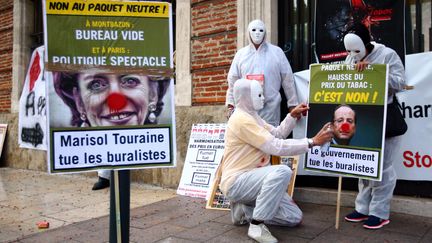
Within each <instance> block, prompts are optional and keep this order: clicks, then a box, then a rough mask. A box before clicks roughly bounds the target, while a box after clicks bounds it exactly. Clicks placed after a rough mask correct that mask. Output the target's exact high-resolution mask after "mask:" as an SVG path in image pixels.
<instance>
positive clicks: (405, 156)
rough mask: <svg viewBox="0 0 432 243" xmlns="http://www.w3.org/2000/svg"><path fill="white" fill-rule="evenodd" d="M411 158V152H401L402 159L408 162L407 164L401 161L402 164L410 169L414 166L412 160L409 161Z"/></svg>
mask: <svg viewBox="0 0 432 243" xmlns="http://www.w3.org/2000/svg"><path fill="white" fill-rule="evenodd" d="M411 156H413V153H412V152H411V151H405V152H403V157H404V159H406V160H408V161H409V162H410V163H409V164H408V163H407V161H405V160H404V161H403V164H404V165H405V166H406V167H408V168H411V167H413V166H414V160H412V159H411Z"/></svg>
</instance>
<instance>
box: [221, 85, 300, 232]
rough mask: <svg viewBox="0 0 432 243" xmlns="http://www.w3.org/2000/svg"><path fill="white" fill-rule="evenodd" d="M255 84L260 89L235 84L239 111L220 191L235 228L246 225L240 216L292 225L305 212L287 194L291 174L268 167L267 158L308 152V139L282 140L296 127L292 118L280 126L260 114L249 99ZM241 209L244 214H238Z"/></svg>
mask: <svg viewBox="0 0 432 243" xmlns="http://www.w3.org/2000/svg"><path fill="white" fill-rule="evenodd" d="M254 82H255V84H252V83H254ZM256 85H258V87H259V89H261V86H260V85H259V83H258V82H257V81H255V80H246V79H240V80H237V81H236V83H235V84H234V92H233V93H234V98H235V101H236V102H235V104H236V109H235V111H234V113H233V114H232V116H231V117H230V119H229V120H228V126H227V131H226V134H225V151H224V157H223V162H222V164H221V170H222V177H221V183H220V188H221V190H222V192H223V193H224V194H225V195H226V196H227V197H228V199H229V200H230V202H231V206H232V209H231V215H232V217H233V223H234V224H238V223H240V224H241V223H245V222H244V221H243V222H240V221H241V219H240V218H239V217H240V216H241V215H245V221H246V222H247V221H250V220H251V219H252V218H253V219H255V220H259V221H264V223H266V224H276V225H284V226H294V225H297V224H299V223H300V222H301V220H302V212H301V210H300V209H299V208H298V206H297V205H296V204H295V203H294V201H293V200H292V199H291V197H290V196H288V194H287V192H286V190H287V187H288V183H289V181H290V177H291V175H292V171H291V169H290V168H289V167H288V166H286V165H275V166H269V162H270V160H269V159H270V154H272V155H278V156H283V155H297V154H302V153H305V152H307V151H308V142H307V138H304V139H283V138H286V137H287V136H288V135H289V133H290V132H291V131H292V129H293V128H294V126H295V123H296V119H295V118H293V117H291V115H290V114H288V115H287V116H286V118H285V119H284V120H283V121H282V123H281V125H280V126H278V127H277V128H275V127H273V126H272V125H269V124H268V123H266V122H265V121H264V120H263V119H262V118H261V117H260V116H259V115H258V114H257V112H256V111H255V109H254V103H256V102H253V101H252V97H251V93H254V92H251V86H256ZM261 92H262V91H261ZM255 93H256V92H255ZM234 208H236V210H234ZM239 208H240V211H241V213H239V215H238V216H236V215H235V214H237V213H238V212H237V211H238V210H237V209H239Z"/></svg>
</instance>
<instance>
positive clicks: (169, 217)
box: [0, 170, 432, 243]
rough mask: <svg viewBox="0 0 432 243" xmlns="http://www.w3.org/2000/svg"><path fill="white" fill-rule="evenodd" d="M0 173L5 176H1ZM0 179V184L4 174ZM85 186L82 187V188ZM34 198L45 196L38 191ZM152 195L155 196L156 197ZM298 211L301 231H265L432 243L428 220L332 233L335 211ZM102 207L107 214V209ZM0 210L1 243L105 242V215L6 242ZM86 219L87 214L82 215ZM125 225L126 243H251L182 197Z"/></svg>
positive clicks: (287, 236)
mask: <svg viewBox="0 0 432 243" xmlns="http://www.w3.org/2000/svg"><path fill="white" fill-rule="evenodd" d="M0 172H4V171H3V170H0ZM0 175H1V176H2V177H1V178H2V180H3V173H2V174H0ZM49 177H51V176H49ZM73 179H74V183H75V185H76V184H79V183H78V182H76V180H77V178H73ZM35 181H36V179H35ZM91 181H93V180H91ZM3 183H4V181H3ZM89 183H90V182H86V183H85V187H87V185H88V184H89ZM132 188H134V187H132ZM141 190H144V189H141ZM161 190H162V189H161ZM24 191H26V189H24ZM138 191H139V190H138ZM162 191H163V190H162ZM38 193H40V194H44V193H45V192H43V190H42V189H41V191H39V192H38ZM133 193H134V191H132V192H131V194H132V195H133ZM0 194H1V193H0ZM155 194H159V191H157V192H155ZM132 197H133V196H132ZM141 197H145V195H141ZM0 199H1V198H0ZM80 200H81V201H83V202H84V201H89V200H95V199H94V198H92V199H89V196H88V194H87V193H84V194H83V195H81V197H80ZM131 201H133V200H131ZM1 202H3V201H1V200H0V205H2V204H1ZM92 203H93V204H94V205H96V206H95V208H97V206H98V205H101V204H102V205H105V204H104V203H100V202H97V201H94V202H92ZM11 206H12V205H9V206H8V207H11ZM299 206H300V208H301V209H302V210H303V212H304V220H303V224H302V225H301V226H299V227H296V228H285V227H272V226H270V230H271V231H272V233H273V234H274V235H275V236H276V237H277V238H278V239H279V241H280V242H350V243H353V242H424V243H426V242H432V218H430V217H419V216H412V215H407V214H401V213H392V214H391V223H390V224H389V225H387V226H385V227H384V228H383V229H380V230H375V231H371V230H366V229H364V228H363V227H362V226H361V224H356V223H348V222H344V221H340V227H339V229H338V230H336V229H335V227H334V224H335V207H333V206H326V205H317V204H311V203H299ZM103 207H105V209H106V206H103ZM0 210H1V211H0V212H1V217H0V224H1V226H2V228H0V242H32V243H33V242H86V243H87V242H108V241H109V218H108V216H107V215H105V216H99V217H96V216H90V217H89V219H88V220H76V222H73V223H69V224H66V225H65V226H60V227H57V228H54V229H49V230H39V232H34V233H31V234H28V233H27V234H17V235H16V236H15V238H13V237H12V238H11V237H10V233H6V234H7V235H6V234H5V233H3V232H4V231H3V228H4V227H5V224H4V223H3V217H4V216H3V214H4V213H5V207H4V206H2V207H1V208H0ZM351 210H352V208H349V207H342V208H341V215H345V214H346V213H348V212H350V211H351ZM431 210H432V209H431ZM104 211H105V210H104ZM106 212H107V211H106ZM85 213H87V212H83V214H85ZM62 214H63V211H60V212H58V215H62ZM106 214H108V212H107V213H106ZM78 216H80V217H84V216H83V215H77V217H78ZM35 219H37V218H35ZM130 224H131V226H130V242H139V243H141V242H180V243H182V242H206V243H210V242H253V241H251V240H250V239H248V237H247V235H246V232H247V226H233V225H232V224H231V222H230V217H229V212H228V211H220V210H208V209H205V201H204V200H201V199H194V198H189V197H183V196H175V197H171V198H169V199H165V200H162V201H159V202H155V203H152V204H148V205H145V206H141V207H134V208H132V209H131V220H130ZM11 225H15V224H14V223H12V224H11ZM11 227H12V226H11Z"/></svg>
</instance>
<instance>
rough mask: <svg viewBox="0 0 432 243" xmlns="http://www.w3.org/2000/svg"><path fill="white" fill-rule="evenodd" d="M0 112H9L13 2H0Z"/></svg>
mask: <svg viewBox="0 0 432 243" xmlns="http://www.w3.org/2000/svg"><path fill="white" fill-rule="evenodd" d="M0 23H2V24H1V26H0V36H1V41H0V112H6V113H9V112H10V111H11V92H12V51H13V45H12V43H13V40H12V38H13V2H12V1H2V4H1V7H0Z"/></svg>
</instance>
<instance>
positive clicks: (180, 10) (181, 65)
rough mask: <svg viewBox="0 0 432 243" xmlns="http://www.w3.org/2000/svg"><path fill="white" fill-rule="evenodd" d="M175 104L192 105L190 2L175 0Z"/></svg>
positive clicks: (187, 0)
mask: <svg viewBox="0 0 432 243" xmlns="http://www.w3.org/2000/svg"><path fill="white" fill-rule="evenodd" d="M176 7H177V10H176V18H177V19H176V22H177V24H176V49H177V50H176V86H175V105H176V106H191V105H192V75H191V72H190V70H191V3H190V0H177V6H176Z"/></svg>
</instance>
